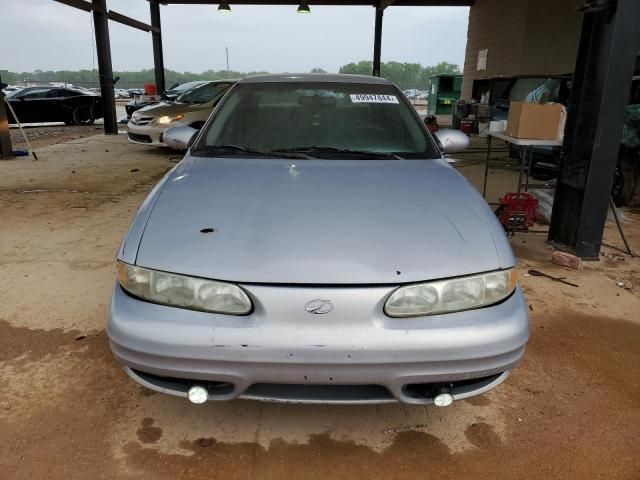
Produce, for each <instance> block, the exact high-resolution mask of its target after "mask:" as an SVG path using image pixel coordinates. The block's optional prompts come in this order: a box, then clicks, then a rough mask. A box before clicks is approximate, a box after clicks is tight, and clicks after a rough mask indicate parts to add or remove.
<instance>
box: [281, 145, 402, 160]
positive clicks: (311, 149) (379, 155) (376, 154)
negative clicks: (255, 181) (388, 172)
mask: <svg viewBox="0 0 640 480" xmlns="http://www.w3.org/2000/svg"><path fill="white" fill-rule="evenodd" d="M273 151H274V152H283V153H302V152H311V153H313V152H329V153H345V154H347V155H362V156H370V157H374V158H393V159H395V160H404V159H403V158H402V157H401V156H400V155H397V154H395V153H392V152H371V151H368V150H353V149H351V148H340V147H329V146H319V145H313V146H309V147H295V148H278V149H275V150H273Z"/></svg>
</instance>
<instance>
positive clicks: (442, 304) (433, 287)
mask: <svg viewBox="0 0 640 480" xmlns="http://www.w3.org/2000/svg"><path fill="white" fill-rule="evenodd" d="M516 280H517V274H516V271H515V269H513V268H512V269H509V270H501V271H498V272H489V273H482V274H479V275H470V276H468V277H458V278H451V279H449V280H439V281H436V282H425V283H418V284H415V285H407V286H405V287H400V288H398V289H397V290H395V291H394V292H393V293H392V294H391V296H389V298H388V299H387V301H386V303H385V305H384V312H385V313H386V314H387V315H389V316H390V317H415V316H421V315H436V314H440V313H448V312H459V311H461V310H471V309H473V308H480V307H486V306H488V305H493V304H494V303H498V302H500V301H501V300H504V299H505V298H507V297H508V296H509V295H511V293H512V292H513V290H514V289H515V288H516Z"/></svg>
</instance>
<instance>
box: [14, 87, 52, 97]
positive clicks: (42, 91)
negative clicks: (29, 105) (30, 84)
mask: <svg viewBox="0 0 640 480" xmlns="http://www.w3.org/2000/svg"><path fill="white" fill-rule="evenodd" d="M50 91H51V89H50V88H36V89H34V90H29V91H28V92H26V93H25V94H24V95H22V97H21V98H46V97H48V96H49V92H50Z"/></svg>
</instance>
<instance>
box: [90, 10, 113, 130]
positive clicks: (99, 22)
mask: <svg viewBox="0 0 640 480" xmlns="http://www.w3.org/2000/svg"><path fill="white" fill-rule="evenodd" d="M93 25H94V27H95V32H96V52H97V54H98V73H99V75H100V92H101V95H102V110H103V114H104V133H106V134H107V135H117V134H118V121H117V119H116V99H115V95H114V93H113V69H112V66H111V45H110V42H109V17H108V16H107V5H106V0H93Z"/></svg>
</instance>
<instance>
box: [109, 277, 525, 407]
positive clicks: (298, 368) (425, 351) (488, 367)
mask: <svg viewBox="0 0 640 480" xmlns="http://www.w3.org/2000/svg"><path fill="white" fill-rule="evenodd" d="M243 288H244V289H245V290H246V291H247V292H248V293H249V295H250V296H251V297H252V300H253V301H254V305H255V309H254V311H253V312H252V313H251V314H250V315H247V316H243V317H235V316H229V315H218V314H210V313H203V312H196V311H190V310H184V309H178V308H172V307H166V306H162V305H155V304H152V303H148V302H144V301H140V300H137V299H135V298H132V297H130V296H129V295H127V294H126V293H125V292H124V291H123V290H122V289H121V288H120V286H119V285H116V287H115V290H114V294H113V297H112V301H111V308H110V314H109V323H108V334H109V338H110V342H111V348H112V351H113V353H114V355H115V357H116V358H117V359H118V361H119V362H120V363H122V364H123V365H124V367H125V371H126V372H127V373H128V374H129V375H130V376H131V377H132V378H133V379H134V380H136V381H137V382H139V383H141V384H142V385H145V386H146V387H149V388H152V389H154V390H158V391H161V392H164V393H169V394H173V395H178V396H183V397H186V391H187V389H188V387H189V385H190V384H191V383H208V384H209V386H210V388H209V392H210V395H209V398H210V399H212V400H213V399H218V400H229V399H233V398H238V397H239V398H252V399H261V400H272V401H292V402H321V403H379V402H388V401H398V400H399V401H403V402H406V403H415V404H428V403H432V398H431V396H430V395H429V391H430V388H431V386H433V385H442V384H447V385H448V384H452V386H453V395H454V398H455V399H456V400H459V399H462V398H466V397H470V396H473V395H477V394H480V393H483V392H485V391H487V390H489V389H491V388H493V387H495V386H496V385H498V384H499V383H500V382H502V381H503V380H504V379H505V378H506V376H507V375H508V372H509V371H510V370H511V369H512V368H514V367H515V366H516V365H517V364H518V362H519V361H520V359H521V358H522V355H523V353H524V348H525V344H526V342H527V339H528V323H527V311H526V306H525V303H524V299H523V297H522V293H521V291H520V289H519V288H517V289H516V291H515V292H514V294H513V295H512V296H511V297H509V298H508V299H507V300H505V301H504V302H502V303H501V304H499V305H495V306H492V307H487V308H482V309H477V310H471V311H467V312H458V313H450V314H446V315H437V316H431V317H417V318H409V319H393V318H389V317H387V316H385V315H384V313H383V310H382V306H383V305H384V301H385V300H386V298H387V297H388V295H389V294H390V293H391V292H392V291H393V290H394V288H395V287H391V286H387V287H385V286H383V287H379V286H376V287H342V288H331V287H326V288H324V287H305V286H298V287H295V286H266V285H243ZM315 298H330V299H331V300H332V302H333V304H334V305H335V308H334V310H333V311H332V312H330V313H329V314H325V315H310V314H308V313H307V312H306V311H305V310H304V305H305V303H306V302H308V301H309V300H311V299H315Z"/></svg>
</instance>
